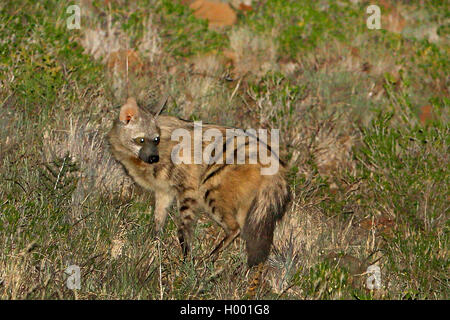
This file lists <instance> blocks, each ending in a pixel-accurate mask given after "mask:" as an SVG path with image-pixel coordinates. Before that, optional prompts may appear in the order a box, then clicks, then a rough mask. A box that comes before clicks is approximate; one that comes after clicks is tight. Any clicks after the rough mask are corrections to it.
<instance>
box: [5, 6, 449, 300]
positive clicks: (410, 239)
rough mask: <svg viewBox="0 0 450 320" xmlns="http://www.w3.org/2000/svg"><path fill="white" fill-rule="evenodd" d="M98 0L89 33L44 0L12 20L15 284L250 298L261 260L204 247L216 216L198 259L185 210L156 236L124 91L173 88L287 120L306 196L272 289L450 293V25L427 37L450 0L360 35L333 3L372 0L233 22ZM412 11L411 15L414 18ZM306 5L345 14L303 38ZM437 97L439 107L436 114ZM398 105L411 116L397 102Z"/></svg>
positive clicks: (261, 120) (405, 11)
mask: <svg viewBox="0 0 450 320" xmlns="http://www.w3.org/2000/svg"><path fill="white" fill-rule="evenodd" d="M83 3H84V5H85V7H84V8H85V9H86V10H85V11H84V12H85V14H86V16H85V19H84V20H83V21H84V22H83V23H84V25H83V28H82V29H81V30H79V31H75V32H73V33H71V34H66V33H65V31H64V30H63V31H61V27H58V26H62V25H63V20H62V19H61V18H60V16H58V17H59V18H56V20H57V21H58V23H57V24H55V21H54V20H52V19H54V18H51V17H50V16H49V15H48V11H45V10H46V9H44V8H43V7H42V5H40V4H34V3H31V2H27V1H25V0H24V1H23V5H24V6H25V7H26V8H27V10H34V11H36V12H41V13H42V14H41V15H37V16H36V19H40V20H39V21H40V24H41V27H40V29H39V28H38V29H39V30H41V32H37V31H36V30H38V29H35V28H32V27H30V29H29V30H28V29H26V28H25V29H21V26H20V23H19V22H20V21H15V20H14V21H13V22H14V23H15V24H14V23H11V24H10V25H9V26H8V28H10V29H5V28H7V26H6V25H2V26H1V28H2V29H0V31H1V32H2V33H4V34H5V37H3V40H2V41H3V42H2V45H5V46H7V48H8V50H11V52H12V53H11V54H10V55H9V57H8V58H7V59H9V60H6V59H5V60H2V61H1V64H0V68H1V70H2V73H3V76H1V77H0V80H1V82H0V84H1V86H0V101H1V102H2V108H1V110H0V138H1V140H0V162H1V163H2V167H1V169H0V175H1V176H2V179H4V181H5V183H4V184H3V186H2V188H1V189H0V208H1V216H0V239H1V240H0V243H1V244H2V251H1V253H0V298H2V299H40V298H52V299H124V298H125V299H242V298H245V292H246V289H247V286H248V282H249V281H250V279H251V278H252V275H253V273H254V271H253V270H247V267H246V265H245V250H244V246H243V243H242V241H241V240H237V241H236V242H235V243H234V244H233V245H232V246H230V248H229V249H227V250H226V251H225V252H223V254H222V255H221V256H220V258H219V259H218V261H217V262H216V263H215V264H212V262H210V261H208V260H202V259H201V258H203V257H205V256H206V254H207V253H208V252H209V251H210V250H211V248H212V247H213V245H212V244H213V243H215V242H217V241H218V239H220V238H221V236H222V234H221V231H220V230H219V228H217V227H216V226H215V225H214V224H212V223H211V221H209V220H207V219H204V218H202V219H200V222H199V224H198V227H197V229H196V237H195V238H196V240H195V243H194V245H193V250H194V253H193V256H194V258H195V259H194V260H192V261H187V262H186V263H183V262H182V261H181V259H180V257H181V252H180V250H179V245H178V240H177V236H176V223H177V220H176V218H175V217H176V212H175V209H172V211H171V214H170V215H171V219H169V220H170V221H169V223H168V225H167V227H166V232H165V233H164V234H163V235H161V236H160V238H158V237H152V236H151V235H152V230H153V223H152V209H153V201H152V195H150V194H148V193H147V192H144V191H143V190H141V189H140V187H138V186H136V185H134V183H133V182H132V181H131V179H130V178H129V177H128V176H127V175H126V174H125V172H124V171H123V169H122V167H121V166H119V165H118V164H117V163H116V162H115V161H114V160H113V159H112V157H111V154H110V153H109V150H108V145H107V143H106V140H105V134H106V133H107V132H108V130H109V128H110V127H111V125H112V120H113V119H114V118H115V117H116V113H117V106H118V105H120V103H122V102H123V100H124V99H125V98H126V96H131V95H132V96H136V97H137V98H138V101H139V102H140V103H141V104H143V105H150V107H153V106H154V104H155V102H156V101H158V100H159V97H160V96H161V94H163V93H169V94H170V95H171V97H172V98H173V99H170V100H169V104H168V108H167V112H168V113H170V114H173V115H177V116H181V117H183V118H189V119H200V120H203V121H204V122H216V123H220V124H223V125H233V126H238V127H243V128H248V127H253V128H259V127H262V128H278V129H280V131H281V133H282V143H281V145H282V150H281V152H282V156H283V158H284V159H286V160H287V163H288V167H289V170H290V174H289V181H290V184H291V186H292V192H293V195H294V200H293V202H292V205H291V207H290V209H289V212H287V213H286V218H285V219H284V220H283V221H282V223H281V224H280V225H279V226H278V228H277V230H276V234H275V240H274V246H273V251H272V253H271V255H270V257H269V261H268V262H267V264H266V268H265V270H264V274H263V279H264V280H263V282H262V284H261V286H260V288H259V289H258V292H257V295H256V297H257V298H264V299H278V298H281V299H349V298H355V297H356V298H387V299H389V298H390V299H392V298H395V299H399V298H405V299H408V298H419V299H421V298H423V299H427V298H428V299H430V298H435V299H436V298H437V299H439V298H440V299H442V298H444V299H445V298H448V293H449V287H448V273H447V271H446V266H448V249H447V248H448V227H447V226H446V224H448V223H447V222H448V208H447V204H446V201H445V197H447V199H448V169H445V167H446V166H445V164H448V156H447V155H446V152H445V151H446V150H447V151H448V138H446V137H448V125H447V123H448V111H446V108H445V107H446V106H447V104H448V86H447V85H448V77H446V76H445V74H446V73H445V68H446V66H447V64H448V62H447V64H446V62H445V61H444V59H443V58H442V52H443V51H445V49H448V46H447V44H446V42H445V39H442V38H445V37H440V36H438V35H437V31H436V32H434V31H432V32H431V34H430V36H431V38H432V39H431V41H433V43H434V44H429V43H426V44H424V43H422V42H420V41H416V40H414V39H412V38H411V37H412V36H411V34H412V33H413V34H418V33H420V31H418V27H417V24H418V21H419V22H420V21H425V22H427V21H428V22H429V23H427V24H426V25H425V26H424V27H423V30H425V31H423V34H424V36H425V34H426V33H427V32H428V33H429V30H435V29H436V25H439V26H440V25H441V23H442V21H441V20H440V19H441V18H440V16H438V17H439V18H432V17H434V16H436V15H437V14H438V13H436V12H435V11H433V8H429V7H427V6H425V5H413V6H412V7H411V6H409V5H407V4H405V3H399V4H398V6H397V5H395V4H389V5H390V6H391V8H393V9H392V10H393V11H392V12H393V13H392V14H391V15H390V18H389V19H391V20H392V21H391V22H389V23H392V27H390V28H393V30H391V31H392V33H391V32H387V33H386V34H383V35H380V34H374V33H368V32H366V30H361V29H358V28H359V27H355V25H356V26H357V23H355V24H354V25H351V24H349V25H348V27H347V29H345V32H347V33H348V34H349V36H348V38H347V39H342V38H339V37H334V36H330V34H332V32H333V31H335V30H334V29H333V28H334V27H333V25H332V24H329V23H330V22H329V21H328V20H326V19H323V16H321V15H320V12H322V11H323V6H331V9H330V10H334V11H331V12H333V14H336V15H338V14H342V15H344V17H346V18H348V19H356V20H357V18H355V16H354V15H352V14H353V13H354V12H355V10H358V8H361V7H362V6H363V2H362V1H351V2H344V4H342V6H343V7H342V9H340V11H336V10H335V9H333V4H332V3H331V2H328V1H321V3H322V4H321V5H320V6H318V7H317V8H316V7H314V6H315V5H311V6H313V8H314V10H310V11H308V10H309V9H308V6H310V4H308V5H306V4H305V5H302V6H299V5H297V4H296V3H295V2H289V3H287V4H285V6H286V8H289V10H292V12H293V13H301V14H302V17H303V18H302V19H301V20H299V21H297V20H296V19H297V18H298V17H296V16H295V15H293V16H286V12H290V11H288V10H284V7H283V6H284V4H283V6H282V5H281V4H280V2H279V1H270V2H269V3H267V4H265V5H266V7H267V8H270V10H271V12H269V13H267V12H265V11H264V6H262V5H260V4H257V3H255V1H254V2H253V3H252V6H253V8H254V10H255V13H254V14H255V16H252V14H251V13H248V14H246V15H245V16H243V15H239V21H238V23H237V25H235V26H233V27H231V28H229V29H224V30H219V31H211V30H209V29H208V28H207V26H206V25H205V24H204V23H202V22H199V21H197V20H195V19H192V18H191V16H192V15H191V13H189V12H188V11H187V9H185V8H186V7H183V6H182V5H179V4H175V5H172V4H171V3H172V2H170V3H169V2H167V1H163V2H161V3H156V2H151V4H152V7H151V8H152V10H150V9H148V8H147V7H145V4H144V3H143V2H142V3H141V2H137V3H136V4H133V5H131V6H129V7H126V6H125V5H124V1H109V3H110V4H109V5H108V6H94V5H91V4H88V3H86V2H84V1H83ZM0 6H2V7H3V8H4V9H5V10H6V11H5V12H14V11H15V10H16V9H17V8H16V7H15V5H14V4H8V5H5V4H3V5H0ZM280 6H281V8H280ZM183 8H184V9H183ZM64 9H65V8H64V6H63V5H61V4H58V5H57V6H56V9H55V10H56V11H57V12H58V13H61V14H63V12H64ZM413 9H417V10H418V12H419V13H417V14H413V11H414V10H413ZM171 10H172V11H171ZM185 10H186V11H185ZM302 10H304V11H302ZM396 12H397V13H398V12H401V14H402V16H403V17H407V18H408V19H407V22H408V21H409V20H411V22H408V24H407V25H406V26H405V27H404V29H402V30H399V28H400V27H401V26H399V24H400V25H401V21H402V20H401V18H400V17H399V16H398V15H396ZM430 12H431V13H430ZM293 13H292V14H293ZM315 14H317V15H318V16H317V17H316V16H315ZM7 16H8V15H4V16H2V21H4V20H5V19H6V18H7ZM305 17H309V18H308V19H310V24H311V25H314V26H315V27H320V26H321V25H322V24H323V25H324V26H326V27H325V28H324V29H326V28H329V29H330V30H329V31H323V32H322V33H320V32H321V31H317V34H318V35H317V36H316V34H315V33H314V28H310V27H309V26H308V25H306V26H305V27H304V28H305V29H298V30H300V31H298V30H297V31H298V32H304V33H305V34H308V35H309V37H308V38H305V39H302V41H303V42H304V43H305V47H301V46H300V47H298V46H299V45H303V43H300V44H298V43H297V42H296V41H300V40H299V39H298V38H296V37H297V33H296V32H297V31H296V32H292V31H290V30H291V29H289V27H291V26H297V27H298V28H303V27H302V26H303V25H302V23H303V22H304V21H306V22H308V20H305V19H306V18H305ZM430 17H431V18H430ZM133 19H135V20H133ZM395 19H397V20H399V21H400V22H399V21H397V22H396V21H394V20H395ZM424 19H425V20H424ZM426 19H429V20H426ZM130 21H135V22H134V23H133V22H130ZM272 21H274V22H272ZM358 21H359V20H358ZM275 22H276V23H278V25H277V27H274V26H273V25H272V23H275ZM354 22H355V21H354ZM327 23H328V25H327ZM55 25H56V27H55ZM261 25H262V26H263V27H264V28H262V27H261ZM44 26H45V27H46V28H54V29H50V30H52V31H50V32H49V31H47V32H45V31H42V30H46V29H45V28H44ZM335 28H338V26H336V27H335ZM428 28H431V29H428ZM3 29H5V30H3ZM317 29H318V30H321V29H320V28H317ZM394 29H395V30H394ZM261 30H263V31H261ZM311 30H312V31H311ZM326 30H328V29H326ZM427 30H428V31H427ZM13 31H14V32H17V35H16V36H15V35H13ZM338 31H339V32H341V33H342V30H338ZM328 32H329V33H328ZM436 36H437V37H438V38H436ZM58 37H59V38H58ZM315 37H317V38H318V39H319V40H317V43H315V45H314V46H313V48H309V47H306V43H307V42H308V41H313V40H311V39H315ZM330 37H331V41H330ZM15 38H17V39H18V40H14V39H15ZM55 38H57V39H56V40H55ZM68 39H70V40H71V41H73V42H70V41H69V40H68ZM320 39H322V40H320ZM191 40H192V41H191ZM14 41H15V42H14ZM43 43H47V45H48V47H49V48H50V49H48V52H50V53H47V52H44V53H43V52H42V48H44V44H43ZM76 43H78V44H76ZM286 43H287V44H288V45H289V47H294V48H297V49H296V50H297V53H296V54H294V55H293V54H292V53H291V52H288V51H287V50H286V49H285V48H286ZM368 43H369V44H370V45H368ZM61 46H62V47H64V48H69V47H70V48H72V47H71V46H74V47H75V48H76V49H73V48H72V49H71V50H72V51H71V50H69V49H68V50H66V51H64V50H63V51H59V49H58V48H60V47H61ZM180 47H181V48H184V50H185V51H183V50H180V49H179V48H180ZM199 48H200V49H199ZM393 48H394V49H395V50H394V49H393ZM76 50H78V51H76ZM189 50H191V51H189ZM13 52H14V53H13ZM61 52H62V53H61ZM81 52H84V54H85V55H82V54H81ZM186 52H188V53H189V54H187V53H186ZM393 52H394V53H393ZM185 53H186V54H185ZM46 54H47V55H49V56H50V58H49V57H47V56H46ZM184 54H185V55H184ZM415 61H419V62H420V63H421V64H424V65H428V66H429V68H428V69H427V68H423V67H419V66H417V63H416V62H415ZM37 74H40V75H41V78H37ZM418 78H419V79H422V80H423V81H420V82H419V81H416V80H415V79H418ZM52 85H53V86H54V88H53V89H49V88H51V86H52ZM446 88H447V89H446ZM425 103H428V104H429V105H432V108H431V110H432V111H430V112H432V113H433V117H434V118H435V120H436V121H435V122H434V123H431V124H430V125H428V126H421V124H420V121H419V116H420V114H418V113H417V110H420V108H421V107H422V106H423V105H424V104H425ZM388 111H392V112H395V114H394V116H393V117H392V119H391V121H390V122H388V121H386V122H383V121H381V120H379V119H380V117H383V116H384V115H385V114H386V113H387V112H388ZM380 114H381V116H380ZM423 141H426V142H423ZM417 159H419V160H420V161H417ZM72 164H73V166H72ZM447 167H448V166H447ZM52 170H53V171H54V172H55V173H56V176H55V175H53V174H52V172H53V171H52ZM71 170H72V171H71ZM58 173H62V174H58ZM46 181H47V182H46ZM48 181H50V183H49V182H48ZM44 182H45V183H44ZM446 232H447V233H446ZM446 261H447V262H446ZM374 263H376V264H377V265H378V266H380V268H381V270H382V275H383V288H381V289H380V290H374V291H369V290H367V288H366V286H365V279H366V278H367V275H365V274H364V272H365V271H366V269H367V267H368V266H369V265H371V264H374ZM71 264H76V265H79V266H80V267H81V271H82V289H81V290H69V289H67V287H66V286H65V281H66V279H67V275H65V274H64V270H65V269H66V268H67V266H69V265H71Z"/></svg>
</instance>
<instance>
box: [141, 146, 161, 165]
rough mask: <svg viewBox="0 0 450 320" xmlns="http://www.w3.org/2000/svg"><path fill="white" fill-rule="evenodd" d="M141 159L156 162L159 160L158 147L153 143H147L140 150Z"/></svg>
mask: <svg viewBox="0 0 450 320" xmlns="http://www.w3.org/2000/svg"><path fill="white" fill-rule="evenodd" d="M139 159H141V160H142V161H144V162H147V163H156V162H158V161H159V155H158V149H157V147H156V146H155V145H154V144H152V143H146V144H145V145H144V146H143V147H142V148H141V150H139Z"/></svg>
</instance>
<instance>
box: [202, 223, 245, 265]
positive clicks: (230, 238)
mask: <svg viewBox="0 0 450 320" xmlns="http://www.w3.org/2000/svg"><path fill="white" fill-rule="evenodd" d="M240 234H241V230H240V229H237V230H235V231H233V232H232V233H230V234H227V235H226V236H225V238H223V239H222V241H220V243H219V244H218V245H217V246H216V248H215V249H214V250H213V251H211V253H210V254H209V256H210V257H215V258H217V256H218V254H219V252H220V251H222V250H225V249H226V248H227V247H228V246H229V245H230V244H232V243H233V241H234V240H235V239H236V238H237V237H239V235H240Z"/></svg>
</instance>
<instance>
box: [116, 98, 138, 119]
mask: <svg viewBox="0 0 450 320" xmlns="http://www.w3.org/2000/svg"><path fill="white" fill-rule="evenodd" d="M138 117H139V107H138V105H137V103H136V99H134V98H128V100H127V102H125V104H124V105H123V106H122V108H120V115H119V120H120V121H122V122H123V123H125V124H128V123H129V122H130V121H133V120H136V119H137V118H138Z"/></svg>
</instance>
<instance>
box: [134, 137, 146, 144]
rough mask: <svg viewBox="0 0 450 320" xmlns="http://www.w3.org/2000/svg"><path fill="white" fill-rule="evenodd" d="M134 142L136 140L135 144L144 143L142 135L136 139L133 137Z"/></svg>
mask: <svg viewBox="0 0 450 320" xmlns="http://www.w3.org/2000/svg"><path fill="white" fill-rule="evenodd" d="M134 142H136V143H137V144H144V142H145V138H143V137H140V138H136V139H134Z"/></svg>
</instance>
